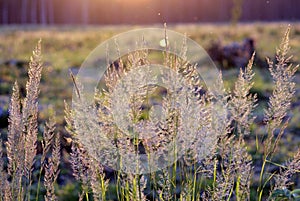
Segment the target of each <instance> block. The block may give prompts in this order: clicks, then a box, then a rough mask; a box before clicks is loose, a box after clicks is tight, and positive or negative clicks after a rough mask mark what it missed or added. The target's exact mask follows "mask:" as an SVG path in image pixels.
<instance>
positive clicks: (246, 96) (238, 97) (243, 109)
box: [229, 54, 257, 200]
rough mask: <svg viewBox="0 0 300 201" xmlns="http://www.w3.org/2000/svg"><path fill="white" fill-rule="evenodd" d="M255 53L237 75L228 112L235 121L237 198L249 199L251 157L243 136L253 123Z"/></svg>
mask: <svg viewBox="0 0 300 201" xmlns="http://www.w3.org/2000/svg"><path fill="white" fill-rule="evenodd" d="M254 56H255V54H253V55H252V57H251V59H250V60H249V62H248V65H247V67H246V68H245V70H242V69H241V70H240V74H239V77H238V79H237V81H236V82H235V87H234V89H233V91H232V95H231V99H230V103H229V105H230V112H231V114H232V118H233V120H234V122H235V124H236V125H235V127H236V129H237V130H236V133H235V134H236V135H237V138H238V139H234V142H233V143H234V149H233V154H232V155H233V157H234V162H235V165H236V170H235V171H236V188H235V194H236V195H235V196H236V198H237V200H246V199H247V200H249V199H250V178H251V174H252V167H251V164H252V158H251V156H250V155H249V154H248V152H247V150H246V144H245V142H244V136H246V135H248V134H249V133H250V126H251V125H252V124H253V121H254V118H255V117H253V114H252V113H253V109H254V108H255V106H256V105H255V103H256V101H257V98H256V94H255V95H252V94H250V89H251V88H252V86H253V81H252V78H253V76H254V73H253V71H252V66H253V61H254Z"/></svg>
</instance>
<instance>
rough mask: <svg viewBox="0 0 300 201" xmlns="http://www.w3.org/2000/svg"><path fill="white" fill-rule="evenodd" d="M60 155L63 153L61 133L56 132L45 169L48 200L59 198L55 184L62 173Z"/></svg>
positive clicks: (46, 197)
mask: <svg viewBox="0 0 300 201" xmlns="http://www.w3.org/2000/svg"><path fill="white" fill-rule="evenodd" d="M60 155H61V145H60V135H59V134H56V135H55V137H54V144H53V147H52V155H51V157H50V158H48V161H47V163H46V164H45V165H44V169H45V177H44V186H45V189H46V195H45V200H46V201H48V200H49V201H50V200H51V201H55V200H57V197H56V195H55V187H54V184H55V182H56V180H57V178H58V175H59V173H60V170H59V164H60Z"/></svg>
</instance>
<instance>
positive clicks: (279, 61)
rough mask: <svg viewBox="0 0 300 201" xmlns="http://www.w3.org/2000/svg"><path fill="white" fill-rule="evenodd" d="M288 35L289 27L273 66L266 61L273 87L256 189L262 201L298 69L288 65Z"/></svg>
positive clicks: (284, 123)
mask: <svg viewBox="0 0 300 201" xmlns="http://www.w3.org/2000/svg"><path fill="white" fill-rule="evenodd" d="M289 33H290V27H288V29H287V31H286V32H285V35H284V37H283V39H282V42H281V44H280V46H279V48H278V49H277V51H276V63H275V64H274V63H273V62H272V61H270V60H269V59H268V63H269V71H270V73H271V75H272V78H273V82H274V84H275V87H274V89H273V93H272V96H271V97H270V100H269V103H268V109H267V110H265V122H266V124H267V138H266V140H264V141H263V146H264V150H263V163H262V168H261V172H260V179H259V181H260V186H259V188H258V189H257V192H258V199H259V200H261V199H262V194H263V186H264V185H265V184H266V183H267V182H268V180H269V179H270V177H269V178H268V179H267V180H265V178H264V175H265V168H266V165H267V161H268V160H271V159H272V156H273V154H274V153H275V152H276V149H277V146H278V143H279V141H280V139H281V137H282V135H283V134H284V131H285V129H286V127H287V125H288V121H289V119H288V120H285V122H283V121H284V118H285V117H286V113H287V111H288V109H289V108H290V105H291V101H292V97H293V95H294V93H295V82H294V81H293V79H294V74H295V73H296V71H297V69H298V65H297V66H293V64H289V62H290V59H291V58H292V56H288V51H289V49H290V46H289ZM276 133H278V135H277V137H275V136H276ZM271 176H272V175H271Z"/></svg>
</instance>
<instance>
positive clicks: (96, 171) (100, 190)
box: [89, 159, 109, 201]
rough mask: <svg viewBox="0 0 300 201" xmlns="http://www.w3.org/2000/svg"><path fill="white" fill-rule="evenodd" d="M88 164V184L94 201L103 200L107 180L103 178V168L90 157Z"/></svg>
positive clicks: (104, 198)
mask: <svg viewBox="0 0 300 201" xmlns="http://www.w3.org/2000/svg"><path fill="white" fill-rule="evenodd" d="M89 165H90V166H89V172H90V177H91V179H90V184H91V189H92V192H93V198H94V201H105V200H106V191H107V188H108V182H109V180H108V179H105V174H104V168H103V167H102V165H101V164H99V162H97V161H96V160H93V159H91V162H90V163H89Z"/></svg>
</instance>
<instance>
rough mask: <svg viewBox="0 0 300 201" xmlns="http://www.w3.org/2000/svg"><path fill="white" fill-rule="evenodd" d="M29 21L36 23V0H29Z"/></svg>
mask: <svg viewBox="0 0 300 201" xmlns="http://www.w3.org/2000/svg"><path fill="white" fill-rule="evenodd" d="M30 9H31V23H32V24H37V22H38V21H37V16H38V15H37V0H31V7H30Z"/></svg>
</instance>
